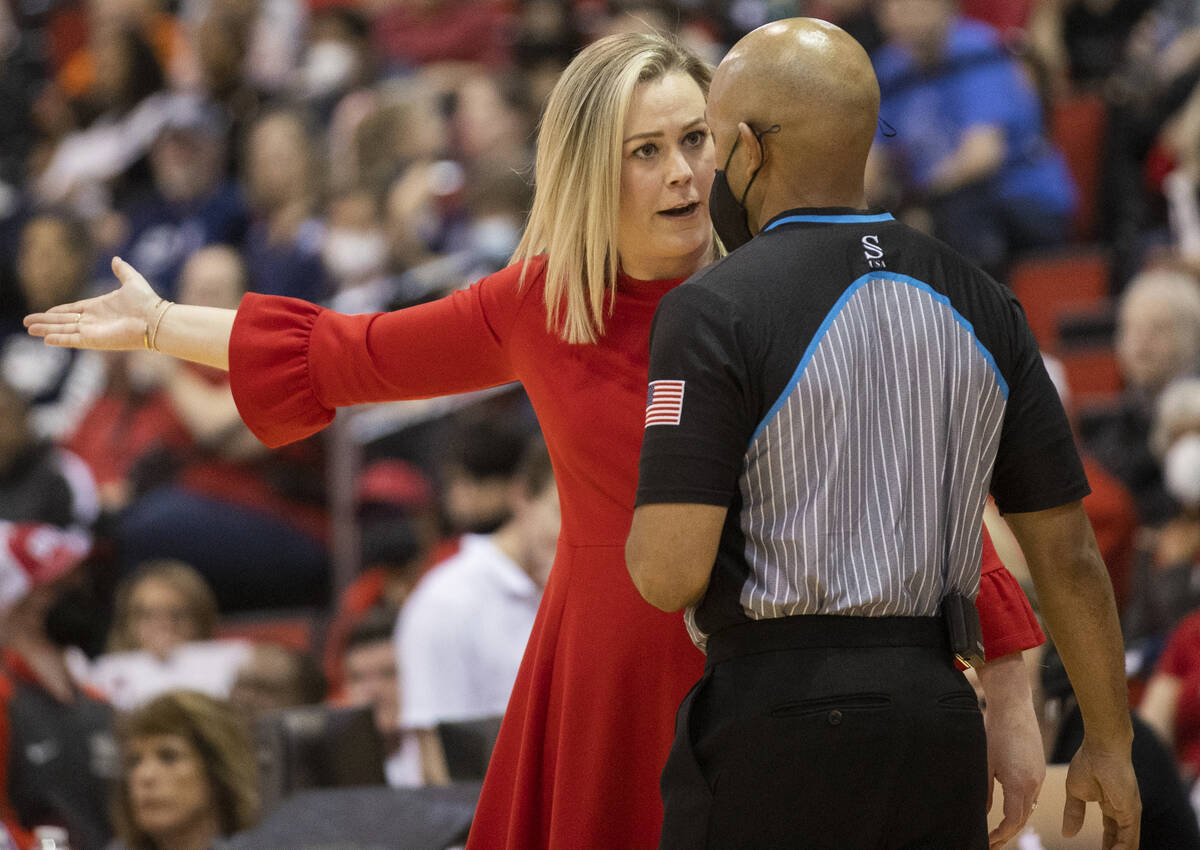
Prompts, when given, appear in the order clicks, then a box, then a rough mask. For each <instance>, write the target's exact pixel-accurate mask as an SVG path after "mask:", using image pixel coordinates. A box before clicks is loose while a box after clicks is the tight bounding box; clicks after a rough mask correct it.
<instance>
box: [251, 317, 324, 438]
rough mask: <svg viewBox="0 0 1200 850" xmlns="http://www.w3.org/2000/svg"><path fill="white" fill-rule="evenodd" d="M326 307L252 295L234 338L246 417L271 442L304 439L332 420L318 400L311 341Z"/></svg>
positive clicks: (252, 428)
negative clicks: (312, 373)
mask: <svg viewBox="0 0 1200 850" xmlns="http://www.w3.org/2000/svg"><path fill="white" fill-rule="evenodd" d="M321 312H322V311H321V308H320V307H318V306H316V305H315V304H310V303H309V302H307V301H301V300H299V299H297V298H283V297H279V296H270V295H258V294H255V293H250V294H247V295H246V296H245V297H244V298H243V299H242V303H241V306H240V307H239V308H238V313H237V318H236V319H235V320H234V323H233V333H232V335H231V336H230V338H229V380H230V387H231V388H232V390H233V399H234V401H235V402H236V403H237V408H238V412H239V413H240V414H241V416H242V419H243V421H245V423H246V425H247V426H248V427H249V428H250V430H251V431H252V432H254V435H255V436H256V437H258V439H260V440H262V441H263V443H265V444H266V445H268V446H270V447H272V448H275V447H277V446H282V445H285V444H286V443H292V442H295V441H296V440H300V439H303V438H304V437H307V436H309V435H310V434H313V433H315V432H316V431H319V430H321V429H322V428H324V427H325V426H326V425H328V424H329V423H330V422H331V421H332V420H333V413H334V411H333V409H332V408H330V407H326V406H325V405H324V404H322V403H321V401H320V399H318V398H317V394H316V391H315V390H314V387H313V381H312V376H311V374H310V370H309V361H308V351H309V340H310V339H311V336H312V329H313V326H314V325H315V324H316V321H317V317H318V316H319V315H320V314H321Z"/></svg>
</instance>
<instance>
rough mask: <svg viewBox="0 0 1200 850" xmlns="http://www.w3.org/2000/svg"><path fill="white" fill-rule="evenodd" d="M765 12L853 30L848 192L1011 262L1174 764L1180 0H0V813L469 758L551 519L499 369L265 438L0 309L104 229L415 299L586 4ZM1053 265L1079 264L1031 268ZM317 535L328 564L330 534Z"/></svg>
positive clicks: (1187, 624)
mask: <svg viewBox="0 0 1200 850" xmlns="http://www.w3.org/2000/svg"><path fill="white" fill-rule="evenodd" d="M794 15H812V16H817V17H823V18H827V19H829V20H833V21H835V22H837V23H839V24H840V25H841V26H843V27H844V28H846V29H847V30H848V31H850V32H851V33H852V34H853V35H855V36H856V37H857V38H858V39H859V40H860V41H861V42H862V43H863V44H864V46H865V47H866V48H867V49H868V50H869V51H870V52H871V55H872V58H873V61H874V63H875V67H876V71H877V74H878V76H879V79H880V84H881V92H882V105H881V120H880V130H879V135H878V139H877V145H876V148H875V150H874V151H873V154H872V158H871V162H870V167H869V170H868V193H869V201H870V202H871V203H873V204H878V205H882V206H886V207H887V208H889V209H890V210H892V211H893V212H894V213H896V214H897V216H898V217H902V218H903V219H904V220H905V221H907V222H909V223H910V224H912V225H913V226H916V227H918V228H920V229H923V230H926V231H929V232H932V233H934V234H935V235H937V236H938V237H940V238H942V239H944V240H945V241H947V242H949V243H950V244H951V245H953V246H954V247H955V248H956V249H958V250H959V251H960V252H962V253H964V254H965V255H967V256H969V257H970V258H971V259H973V260H974V261H976V262H977V263H979V264H981V265H982V266H984V267H985V268H986V269H988V270H989V271H990V272H991V273H992V274H993V275H994V276H996V277H997V279H999V280H1001V281H1002V282H1004V283H1006V284H1011V285H1012V286H1013V289H1014V292H1016V293H1017V295H1018V296H1019V297H1020V298H1021V299H1022V301H1023V303H1025V305H1026V309H1027V311H1028V312H1029V314H1030V317H1031V322H1033V323H1034V325H1035V331H1036V332H1037V333H1038V341H1039V343H1040V344H1041V346H1042V348H1043V350H1044V351H1045V352H1046V358H1047V364H1048V366H1049V368H1050V369H1051V372H1052V375H1053V376H1054V377H1055V378H1056V383H1057V384H1058V386H1059V389H1060V391H1061V393H1062V396H1063V400H1064V403H1065V404H1066V406H1067V408H1068V411H1069V412H1070V413H1071V415H1072V417H1073V420H1074V422H1075V425H1076V429H1077V434H1078V437H1079V441H1080V445H1081V448H1082V450H1083V452H1084V455H1085V465H1086V467H1087V470H1088V475H1089V479H1090V481H1091V484H1092V488H1093V494H1092V495H1091V496H1090V497H1088V499H1087V500H1086V501H1085V507H1086V508H1087V510H1088V512H1089V515H1090V516H1091V518H1092V521H1093V524H1094V526H1095V528H1096V531H1097V535H1098V537H1099V539H1100V542H1101V545H1102V548H1103V550H1104V554H1105V557H1106V561H1107V563H1108V567H1109V570H1110V573H1111V575H1112V578H1113V584H1114V590H1115V592H1116V596H1117V601H1118V604H1119V606H1120V608H1121V612H1122V616H1123V622H1124V624H1125V629H1126V641H1127V644H1128V646H1129V649H1130V652H1129V675H1130V686H1131V695H1132V697H1133V699H1134V702H1135V703H1136V704H1137V705H1138V708H1137V710H1138V712H1139V713H1140V716H1141V717H1142V718H1143V719H1144V721H1145V723H1146V724H1148V728H1151V729H1153V730H1154V734H1157V735H1158V736H1159V738H1160V739H1161V740H1162V741H1163V742H1164V743H1165V745H1166V746H1167V748H1168V749H1169V750H1170V751H1171V753H1172V754H1173V756H1174V758H1175V759H1176V760H1177V762H1178V765H1177V770H1178V772H1179V777H1180V779H1181V780H1182V782H1183V783H1185V784H1184V786H1183V787H1189V788H1190V787H1191V785H1192V783H1193V781H1194V779H1195V777H1196V776H1197V774H1200V699H1198V698H1197V696H1196V695H1197V694H1200V278H1198V277H1197V276H1198V275H1200V2H1197V0H992V1H991V2H984V0H961V2H955V0H824V2H820V0H813V2H804V0H735V2H710V0H676V2H671V1H670V0H359V1H358V2H354V0H261V1H260V2H255V1H254V0H0V106H2V108H0V607H2V609H3V612H4V613H3V625H2V627H0V640H2V643H3V654H2V657H0V754H2V755H3V757H4V758H5V759H6V760H7V761H8V764H9V768H8V770H7V772H0V785H2V786H3V787H0V821H3V824H4V826H5V827H6V828H7V830H8V834H9V835H8V837H9V839H10V840H11V842H12V844H13V846H16V847H22V848H23V847H27V846H31V845H30V842H31V841H33V840H34V832H35V829H40V830H41V833H40V837H41V838H45V837H46V836H47V835H53V834H56V833H54V830H56V829H66V830H67V834H68V836H69V841H70V846H71V847H72V848H75V850H81V848H82V850H91V848H104V847H107V846H110V843H111V842H116V844H113V845H112V846H118V847H128V848H143V847H145V848H169V847H193V846H194V847H209V846H215V842H217V840H218V839H219V838H220V837H222V836H229V835H232V834H234V833H237V832H241V831H244V830H247V829H250V828H252V827H253V826H254V825H255V824H256V823H257V822H258V821H259V819H260V818H261V817H262V816H263V815H264V814H265V813H269V811H270V810H271V809H272V808H273V807H274V806H277V805H278V804H279V803H280V801H281V800H283V799H284V798H285V797H286V796H287V795H288V794H290V793H291V792H293V791H294V790H297V789H298V788H301V787H305V786H308V785H320V784H355V783H357V784H366V783H370V782H376V783H379V784H383V783H387V784H390V785H393V786H398V787H402V786H417V785H424V784H440V783H447V782H452V781H457V780H464V779H466V780H470V779H478V778H479V777H480V776H481V775H482V774H481V772H482V770H483V768H484V766H485V765H486V753H487V750H488V746H489V743H490V741H491V740H494V736H495V733H496V728H497V724H498V718H499V716H500V715H501V714H502V713H503V710H504V706H505V703H506V701H507V698H508V693H509V690H510V689H511V686H512V681H513V679H514V678H515V675H516V669H517V665H518V664H519V662H520V659H521V655H522V651H523V649H524V643H525V640H526V638H527V637H528V634H529V631H530V628H531V627H532V622H533V616H534V613H535V612H536V610H537V606H538V601H539V599H540V595H541V590H542V587H543V586H544V585H545V582H546V578H547V571H548V569H549V564H550V563H551V561H552V560H553V553H554V546H555V538H556V536H557V531H558V508H557V494H556V492H555V489H554V483H553V476H552V474H551V471H550V466H549V460H548V457H547V456H546V452H545V448H544V445H543V444H542V443H541V441H540V437H539V436H538V434H537V427H536V422H535V421H534V419H533V416H532V412H531V410H530V408H529V405H528V402H527V400H526V399H525V398H524V396H523V394H522V393H521V391H520V390H519V389H508V390H506V391H503V392H501V393H499V394H491V395H489V396H488V397H487V398H486V399H481V400H480V399H476V400H472V401H471V403H469V404H464V405H461V406H457V407H455V409H453V410H452V411H449V412H448V410H447V408H445V407H440V406H433V407H428V406H425V407H422V406H420V405H409V406H386V405H385V406H381V407H379V408H377V409H371V410H367V411H361V412H356V413H354V414H351V415H350V416H346V417H342V419H343V420H345V419H352V417H353V418H357V420H358V427H355V422H354V421H353V419H352V421H351V422H349V424H348V427H346V428H344V429H343V434H342V437H341V440H340V441H339V442H331V441H329V440H328V439H326V438H325V437H323V436H318V437H314V438H311V439H309V440H306V441H304V442H301V443H299V444H296V445H293V446H290V447H287V448H285V449H280V450H275V451H270V450H267V449H266V448H264V447H263V446H262V445H261V444H260V443H258V441H257V440H255V439H254V438H253V436H252V435H251V434H250V432H249V431H248V429H247V428H246V427H245V426H244V425H243V424H242V422H241V420H240V418H239V417H238V413H237V409H236V406H235V405H234V401H233V397H232V394H231V392H230V389H229V383H228V378H227V376H226V375H225V374H223V373H219V372H215V371H213V370H210V369H207V368H204V367H198V366H192V365H188V364H181V363H178V362H175V361H171V360H169V359H167V358H164V357H159V356H157V355H153V354H150V353H148V352H129V353H116V354H98V353H94V352H76V351H70V350H64V349H55V348H49V347H46V346H44V345H42V343H41V342H40V341H39V340H34V339H31V338H28V337H27V336H26V335H25V334H24V332H23V329H22V327H21V317H22V316H23V315H24V314H25V313H27V312H31V311H37V310H42V309H45V308H47V307H49V306H51V305H54V304H59V303H63V302H68V301H71V300H75V299H78V298H81V297H86V296H88V295H91V294H96V293H99V292H103V291H107V290H108V289H110V288H112V287H113V286H114V285H115V281H114V280H113V278H112V275H111V273H110V271H109V270H108V263H109V260H110V259H111V257H112V256H113V255H119V256H121V257H123V258H125V259H126V260H128V261H129V262H131V263H132V264H133V265H134V266H135V267H136V268H137V269H138V270H139V271H141V272H142V273H143V274H144V275H145V276H146V277H147V279H148V280H149V281H150V283H151V284H152V285H153V286H154V288H155V289H156V290H157V291H158V292H159V293H160V294H162V295H164V296H165V297H167V298H170V299H173V300H177V301H179V302H182V303H188V304H197V305H210V306H219V307H235V306H236V305H237V304H238V301H239V299H240V298H241V296H242V295H243V294H244V293H246V292H262V293H271V294H278V295H286V296H291V297H295V298H302V299H306V300H309V301H313V302H318V303H322V304H325V305H328V306H331V307H333V308H335V309H338V310H342V311H346V312H368V311H376V310H385V309H396V308H400V307H404V306H408V305H413V304H418V303H421V302H423V301H426V300H429V299H432V298H436V297H439V296H441V295H443V294H445V293H447V292H450V291H452V290H454V289H456V288H458V287H461V286H464V285H466V284H469V283H470V282H472V281H474V280H476V279H478V278H479V277H481V276H483V275H486V274H488V273H490V272H493V271H495V270H498V269H499V268H502V267H503V266H505V265H506V264H507V262H508V258H509V256H510V254H511V253H512V251H513V249H514V248H515V247H516V244H517V241H518V239H519V236H520V233H521V230H522V227H523V224H524V217H525V214H526V211H527V209H528V206H529V202H530V199H531V197H532V179H533V176H532V165H533V163H532V152H533V142H534V134H535V132H536V127H537V123H538V119H539V113H540V109H541V106H542V104H543V102H544V100H545V98H546V95H547V94H548V92H549V90H550V87H551V86H553V84H554V82H555V80H556V78H557V76H558V74H559V72H560V71H561V70H562V68H563V67H564V66H565V65H566V63H567V62H568V61H569V60H570V58H571V56H572V55H573V54H574V53H575V52H576V51H577V50H578V49H579V48H580V47H581V46H582V45H584V44H586V43H588V42H589V41H591V40H593V39H595V38H597V37H600V36H602V35H606V34H609V33H612V32H617V31H623V30H629V29H646V28H650V29H656V30H663V31H672V32H675V33H676V34H677V35H678V36H679V38H680V39H681V40H682V41H684V42H685V43H686V44H687V45H689V46H690V47H691V48H693V49H694V50H695V51H697V52H698V53H699V54H700V55H702V56H703V57H705V58H706V59H707V60H709V61H711V62H714V63H715V62H717V61H719V59H720V57H721V56H722V55H723V53H724V51H725V50H726V48H727V47H728V45H730V44H731V43H732V42H733V41H735V40H736V39H737V38H739V37H740V36H741V35H742V34H744V33H745V32H747V31H749V30H750V29H752V28H754V27H756V26H759V25H760V24H763V23H765V22H767V21H769V20H773V19H776V18H781V17H790V16H794ZM813 167H816V168H819V167H820V163H813ZM1081 257H1083V258H1086V260H1087V262H1091V263H1092V265H1091V266H1085V265H1081V264H1080V258H1081ZM1048 262H1049V263H1052V264H1053V263H1057V265H1051V266H1046V265H1045V264H1046V263H1048ZM1039 264H1041V265H1039ZM1085 267H1086V268H1099V269H1100V272H1099V275H1100V276H1099V280H1100V283H1099V284H1098V285H1097V286H1096V287H1095V288H1094V291H1090V292H1089V294H1088V295H1087V297H1086V299H1084V298H1082V296H1078V294H1076V295H1068V293H1072V292H1076V290H1078V289H1079V286H1077V285H1076V283H1077V278H1076V275H1079V276H1080V277H1079V278H1078V279H1079V280H1081V279H1082V276H1083V274H1084V272H1083V270H1084V268H1085ZM1039 268H1041V269H1045V268H1053V269H1056V270H1057V271H1055V272H1054V273H1053V274H1050V275H1047V274H1042V276H1041V277H1040V278H1039V277H1038V276H1037V275H1036V273H1035V272H1036V271H1037V270H1038V269H1039ZM1030 280H1033V281H1035V283H1034V284H1033V285H1030V284H1029V281H1030ZM1072 299H1074V300H1072ZM1047 311H1048V312H1047ZM1043 314H1045V315H1048V316H1049V317H1050V319H1049V320H1048V321H1047V322H1046V323H1044V324H1039V323H1037V322H1035V321H1034V319H1035V315H1037V316H1040V315H1043ZM1081 363H1082V364H1084V365H1083V366H1080V365H1079V364H1081ZM1100 376H1104V377H1103V380H1101V377H1100ZM360 414H361V415H360ZM339 424H342V423H339ZM347 434H349V437H347V436H346V435H347ZM348 447H349V448H351V449H352V454H353V456H354V462H353V463H338V462H337V460H338V458H333V457H331V456H330V455H331V453H334V452H345V451H347V449H348ZM334 492H342V493H346V494H349V496H348V497H347V500H346V503H347V504H348V505H349V506H350V513H349V515H348V521H349V522H350V524H351V525H352V535H351V538H352V539H353V540H354V542H355V545H353V546H351V547H350V549H348V550H347V549H345V547H341V548H340V549H339V547H338V546H335V545H333V544H332V541H331V525H332V521H331V510H332V508H333V505H332V503H331V494H332V493H334ZM343 519H347V517H343ZM989 528H990V529H991V531H992V536H993V538H995V540H996V545H997V548H998V549H999V550H1000V551H1001V554H1002V555H1003V556H1004V557H1005V559H1006V562H1007V563H1008V564H1009V566H1010V568H1012V569H1014V571H1015V572H1017V573H1018V575H1022V572H1021V559H1020V554H1019V552H1014V551H1012V547H1011V546H1007V547H1006V545H1005V535H1004V533H1003V526H1002V522H1001V521H1000V520H997V519H996V518H995V517H992V518H990V519H989ZM335 550H337V553H340V554H337V553H335ZM347 552H349V553H350V557H351V558H352V561H353V563H352V564H351V570H350V573H352V574H349V573H347V572H345V571H344V570H342V571H339V570H335V569H334V568H333V565H334V561H335V560H336V558H335V554H337V557H338V558H341V559H343V560H345V558H346V557H347ZM1030 590H1031V592H1032V589H1031V588H1030ZM1036 669H1039V670H1040V669H1043V668H1042V667H1038V668H1036ZM1055 688H1056V685H1055V683H1054V682H1050V683H1049V684H1047V685H1046V687H1045V689H1044V691H1043V693H1044V696H1045V699H1046V704H1047V705H1051V704H1054V705H1057V708H1056V709H1055V710H1056V711H1058V712H1060V713H1059V714H1058V715H1056V717H1058V719H1059V720H1061V719H1062V716H1063V715H1062V714H1061V712H1062V705H1061V702H1062V699H1063V698H1064V694H1063V693H1062V692H1061V690H1056V689H1055ZM296 711H305V712H308V713H307V714H304V715H303V716H304V717H307V718H309V720H308V721H306V722H304V723H301V722H294V721H295V717H296V716H297V715H294V714H293V715H289V712H296ZM314 712H315V713H314ZM289 717H291V718H292V720H291V721H289V720H288V718H289ZM313 718H316V719H315V720H314V719H313ZM364 729H366V730H367V732H368V733H369V734H365V735H364V734H362V730H364ZM305 730H307V731H305ZM304 735H308V736H309V738H310V739H311V740H307V741H305V742H304V745H303V746H300V745H299V744H297V742H296V739H297V738H298V737H304ZM351 739H353V740H354V741H356V742H358V744H359V745H356V746H350V745H349V744H348V743H347V742H348V741H350V740H351ZM363 741H367V742H368V745H365V746H364V745H362V742H363ZM297 747H299V749H297ZM322 747H325V748H326V749H327V750H328V752H326V753H325V755H324V756H322V758H316V757H314V756H313V755H312V754H313V753H314V752H317V751H318V750H321V748H322ZM1048 748H1050V749H1052V748H1051V747H1050V744H1048ZM301 751H302V752H304V753H307V754H308V756H305V757H304V758H299V757H295V753H296V752H301ZM329 753H335V755H334V756H330V755H329ZM481 754H482V755H481ZM301 762H302V763H303V764H301ZM327 762H332V763H333V766H332V767H331V766H330V764H327ZM317 763H320V764H322V765H324V767H319V768H318V767H314V764H317ZM1197 800H1200V795H1197ZM1197 806H1200V802H1198V803H1197ZM0 837H2V836H0ZM47 840H54V839H53V838H51V839H47ZM1173 846H1184V845H1182V844H1180V845H1173Z"/></svg>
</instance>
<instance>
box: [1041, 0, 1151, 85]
mask: <svg viewBox="0 0 1200 850" xmlns="http://www.w3.org/2000/svg"><path fill="white" fill-rule="evenodd" d="M1032 5H1033V9H1032V14H1031V15H1030V19H1029V47H1030V49H1031V50H1032V51H1033V53H1034V56H1035V57H1036V58H1037V61H1038V62H1039V63H1040V64H1041V66H1042V67H1043V68H1044V69H1045V72H1046V75H1047V77H1048V78H1049V81H1050V88H1051V91H1053V92H1055V93H1065V92H1066V91H1068V89H1069V88H1070V87H1074V88H1076V89H1081V90H1084V91H1088V90H1092V91H1094V90H1097V89H1099V88H1100V87H1101V86H1103V84H1104V83H1105V82H1106V81H1108V79H1109V78H1110V77H1111V76H1112V75H1113V73H1114V72H1115V71H1117V69H1118V67H1119V65H1120V62H1121V59H1122V57H1123V56H1124V55H1125V46H1126V43H1127V42H1128V41H1129V36H1130V33H1131V32H1133V29H1134V25H1135V24H1137V22H1138V21H1139V20H1141V18H1142V16H1143V15H1144V14H1145V13H1146V11H1147V10H1148V9H1149V8H1150V7H1151V6H1153V5H1154V3H1153V0H1110V1H1109V2H1103V3H1092V2H1087V0H1043V2H1038V3H1034V4H1032Z"/></svg>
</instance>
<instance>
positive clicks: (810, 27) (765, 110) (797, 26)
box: [708, 18, 879, 219]
mask: <svg viewBox="0 0 1200 850" xmlns="http://www.w3.org/2000/svg"><path fill="white" fill-rule="evenodd" d="M878 115H879V83H878V82H877V81H876V79H875V71H874V69H873V68H872V67H871V60H870V59H869V58H868V57H867V53H866V51H865V50H863V48H862V46H861V45H860V44H859V43H858V42H857V41H855V40H854V39H853V38H852V37H851V36H850V35H848V34H847V33H846V32H845V31H844V30H841V29H839V28H838V27H836V26H834V25H833V24H830V23H828V22H826V21H819V20H816V19H813V18H790V19H788V20H783V21H776V22H774V23H770V24H767V25H765V26H762V27H759V28H758V29H756V30H754V31H753V32H751V33H750V34H749V35H747V36H745V37H744V38H743V39H742V40H741V41H739V42H738V43H737V44H735V45H734V46H733V48H732V49H731V50H730V51H729V53H728V54H727V55H726V56H725V58H724V59H723V60H722V61H721V64H720V66H719V67H718V68H717V70H716V73H715V74H714V75H713V80H712V88H711V90H710V92H709V99H708V123H709V126H710V128H711V129H712V131H713V134H714V139H715V143H716V152H717V161H718V162H719V163H724V162H725V158H726V157H728V156H729V154H730V150H731V149H732V148H733V143H734V139H735V138H736V137H737V136H738V124H739V123H745V124H746V125H747V126H748V128H749V129H750V130H751V131H753V132H754V133H761V132H763V131H764V130H768V129H769V128H771V127H773V126H774V125H776V124H778V125H779V132H777V133H772V134H771V135H769V136H764V141H763V146H764V149H765V150H766V155H765V159H764V160H763V162H762V170H761V173H760V174H759V176H758V178H757V180H756V181H755V183H756V184H759V183H761V184H762V188H761V189H760V190H758V192H757V193H755V194H757V195H758V205H759V206H760V207H761V206H762V204H763V202H764V201H767V199H768V196H769V195H771V194H772V193H774V194H782V195H787V196H791V201H790V202H788V203H787V205H785V206H784V207H783V209H786V208H787V207H788V206H842V205H850V206H857V205H859V204H861V200H862V181H863V169H864V168H865V166H866V159H867V153H868V152H869V151H870V149H871V141H872V139H873V138H874V136H875V127H876V121H877V119H878ZM750 141H751V142H753V136H750ZM742 147H753V148H756V149H757V147H758V145H757V144H756V143H754V144H751V145H745V144H743V145H739V146H738V150H739V151H740V150H741V148H742ZM736 153H738V152H735V154H736ZM748 153H749V155H750V156H751V159H753V158H754V157H755V156H756V155H757V154H758V150H753V151H749V152H748ZM735 161H736V156H735ZM753 165H754V163H751V164H750V167H753ZM730 169H731V170H733V166H732V165H731V166H730ZM731 180H732V184H731V185H735V186H736V184H737V180H736V178H734V177H733V176H732V175H731ZM753 200H754V194H752V195H751V196H750V197H748V198H747V200H746V206H747V208H748V209H750V211H751V218H752V219H753V218H755V215H754V212H755V209H754V207H753V206H752V201H753ZM767 206H768V207H769V206H770V203H769V202H768V203H767ZM772 214H773V213H772Z"/></svg>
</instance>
